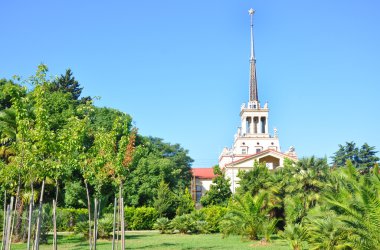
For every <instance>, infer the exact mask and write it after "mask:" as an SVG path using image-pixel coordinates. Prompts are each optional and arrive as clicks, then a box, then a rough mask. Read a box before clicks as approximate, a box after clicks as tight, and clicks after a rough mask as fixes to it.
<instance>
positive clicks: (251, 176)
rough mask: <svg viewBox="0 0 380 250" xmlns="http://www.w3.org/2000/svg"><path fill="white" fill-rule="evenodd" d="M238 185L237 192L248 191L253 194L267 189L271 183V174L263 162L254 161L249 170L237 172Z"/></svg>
mask: <svg viewBox="0 0 380 250" xmlns="http://www.w3.org/2000/svg"><path fill="white" fill-rule="evenodd" d="M238 177H239V178H240V187H239V188H238V190H237V191H238V193H240V194H245V193H250V194H251V195H252V196H255V195H256V194H258V193H259V191H260V190H264V189H268V188H269V187H270V186H271V185H272V176H271V174H270V172H269V169H268V168H267V167H266V165H265V163H259V162H257V161H255V163H254V165H253V168H252V169H251V170H249V171H241V172H239V174H238Z"/></svg>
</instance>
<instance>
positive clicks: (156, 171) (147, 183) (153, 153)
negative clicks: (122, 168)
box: [124, 136, 192, 206]
mask: <svg viewBox="0 0 380 250" xmlns="http://www.w3.org/2000/svg"><path fill="white" fill-rule="evenodd" d="M187 154H188V152H187V150H185V149H183V148H182V147H180V146H179V145H178V144H174V145H172V144H169V143H164V142H163V141H162V139H158V138H151V137H141V136H137V138H136V149H135V154H134V159H133V161H132V163H131V165H130V168H129V169H130V172H129V174H128V176H127V179H126V182H125V183H126V185H124V192H125V193H127V194H128V195H127V196H126V199H127V205H128V206H153V203H154V198H155V197H157V187H158V186H159V183H160V182H161V181H162V180H163V181H164V182H165V183H167V184H168V185H169V188H170V190H172V191H173V192H174V193H179V192H180V190H184V189H185V188H186V187H188V186H190V181H191V172H190V165H191V162H192V159H191V158H190V157H189V156H188V155H187Z"/></svg>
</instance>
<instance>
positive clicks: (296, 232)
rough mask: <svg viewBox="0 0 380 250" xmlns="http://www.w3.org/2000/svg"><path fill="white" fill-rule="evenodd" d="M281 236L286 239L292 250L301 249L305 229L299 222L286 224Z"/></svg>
mask: <svg viewBox="0 0 380 250" xmlns="http://www.w3.org/2000/svg"><path fill="white" fill-rule="evenodd" d="M281 237H282V238H284V239H286V240H288V241H289V244H290V246H291V247H292V249H293V250H302V247H303V244H304V241H305V240H306V238H307V233H306V229H305V228H304V227H302V225H301V224H291V223H289V224H287V225H286V227H285V229H284V231H283V232H282V233H281Z"/></svg>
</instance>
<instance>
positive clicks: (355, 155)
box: [331, 142, 380, 173]
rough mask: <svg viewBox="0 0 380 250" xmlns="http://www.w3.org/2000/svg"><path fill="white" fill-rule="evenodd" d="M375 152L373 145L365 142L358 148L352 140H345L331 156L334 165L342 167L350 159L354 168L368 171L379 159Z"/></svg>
mask: <svg viewBox="0 0 380 250" xmlns="http://www.w3.org/2000/svg"><path fill="white" fill-rule="evenodd" d="M376 153H377V151H375V147H374V146H369V145H368V144H367V143H364V144H363V145H362V146H361V147H360V148H358V147H357V146H356V144H355V143H354V142H346V145H341V144H339V149H338V151H336V152H335V153H334V156H333V157H331V158H332V160H333V165H334V166H336V167H343V166H345V164H346V161H351V163H352V164H353V165H354V166H355V167H356V168H359V169H361V170H362V171H364V172H366V173H368V172H369V171H370V169H371V168H373V167H374V166H375V164H376V163H377V162H378V161H379V160H380V158H379V157H377V156H376Z"/></svg>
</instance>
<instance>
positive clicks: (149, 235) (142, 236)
mask: <svg viewBox="0 0 380 250" xmlns="http://www.w3.org/2000/svg"><path fill="white" fill-rule="evenodd" d="M152 236H153V234H127V235H125V240H128V239H130V240H133V239H141V238H146V237H152Z"/></svg>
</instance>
